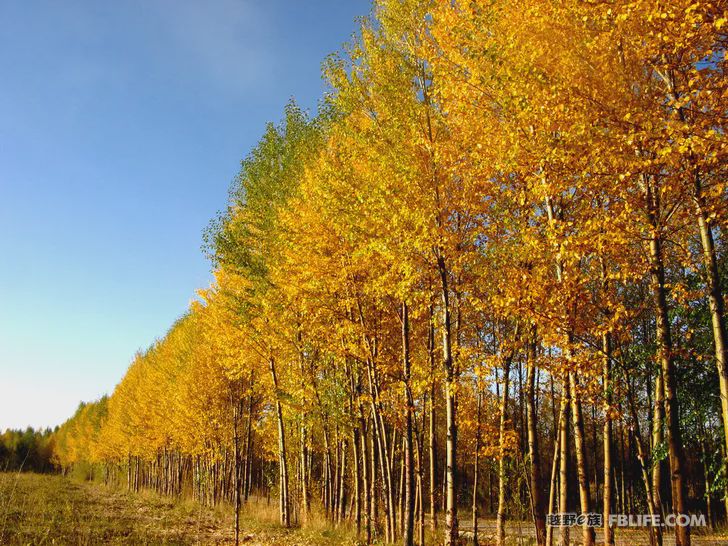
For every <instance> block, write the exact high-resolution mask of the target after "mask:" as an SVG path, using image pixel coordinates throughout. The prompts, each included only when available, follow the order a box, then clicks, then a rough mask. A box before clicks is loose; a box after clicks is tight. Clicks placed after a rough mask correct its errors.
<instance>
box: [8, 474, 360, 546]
mask: <svg viewBox="0 0 728 546" xmlns="http://www.w3.org/2000/svg"><path fill="white" fill-rule="evenodd" d="M232 528H233V514H232V510H231V509H230V507H229V506H221V507H217V508H214V509H213V508H207V507H202V506H200V505H199V504H198V503H196V502H193V501H188V500H178V499H176V500H173V499H169V498H166V497H163V496H160V495H157V494H154V493H151V492H142V493H136V494H135V493H127V492H126V491H122V490H118V489H112V488H109V487H106V486H103V485H101V484H97V483H94V482H83V481H78V480H74V479H71V478H67V477H63V476H55V475H40V474H26V473H23V474H14V473H13V474H10V473H0V544H7V545H26V544H33V545H36V544H37V545H43V544H76V545H92V544H93V545H96V544H232V543H233V532H232ZM241 542H242V543H243V544H247V545H250V546H257V545H268V544H279V545H282V546H284V545H294V544H295V545H301V546H304V545H319V544H320V545H331V546H333V545H341V546H345V545H347V544H351V545H353V544H355V541H354V540H353V538H352V537H351V535H349V534H348V532H347V531H344V530H334V529H330V528H328V527H327V526H326V524H325V522H323V521H317V520H314V521H313V522H312V523H311V524H310V525H307V526H306V528H305V529H301V528H293V529H282V528H280V527H279V525H278V522H277V507H276V506H275V505H274V503H273V504H272V505H271V506H268V505H267V503H265V502H260V503H255V502H253V503H250V504H249V505H248V506H246V507H245V509H244V510H243V512H241Z"/></svg>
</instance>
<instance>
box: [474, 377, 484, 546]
mask: <svg viewBox="0 0 728 546" xmlns="http://www.w3.org/2000/svg"><path fill="white" fill-rule="evenodd" d="M476 389H477V391H478V394H477V397H478V402H477V404H478V409H477V412H476V414H477V415H476V423H477V425H476V427H477V428H476V431H475V463H474V464H473V545H474V546H478V476H479V474H480V472H479V471H480V466H479V464H480V436H481V431H480V417H481V413H482V407H483V396H482V392H481V390H480V384H478V383H476Z"/></svg>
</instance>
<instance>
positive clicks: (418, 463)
mask: <svg viewBox="0 0 728 546" xmlns="http://www.w3.org/2000/svg"><path fill="white" fill-rule="evenodd" d="M727 29H728V22H727V20H726V2H724V1H712V2H692V1H684V0H675V1H673V2H670V3H664V2H656V1H650V0H635V1H621V0H619V1H615V2H581V1H576V0H567V1H558V2H557V1H542V0H523V1H522V2H518V3H513V2H508V1H504V0H493V1H491V2H487V3H486V2H466V1H462V2H461V1H454V2H450V1H448V2H439V1H435V0H377V1H376V2H375V3H374V6H373V9H372V13H371V15H370V16H369V17H367V18H365V19H363V20H362V21H361V25H360V29H359V32H358V33H357V34H356V36H355V37H353V38H352V40H351V41H350V42H349V43H348V44H347V45H346V47H345V48H344V49H343V50H342V51H341V52H339V53H337V54H334V55H332V56H330V57H329V58H328V59H327V60H326V62H325V63H324V69H323V71H324V76H325V78H326V81H327V82H328V84H329V90H328V92H327V93H326V95H325V97H324V98H323V100H322V101H321V107H320V109H319V111H318V113H317V114H316V115H315V116H310V115H308V114H307V113H306V112H304V111H303V110H302V109H301V108H299V107H298V106H297V105H296V104H295V103H293V102H291V103H290V104H289V105H288V106H287V107H286V109H285V112H284V115H283V119H282V121H281V122H280V123H278V124H270V125H268V126H267V128H266V130H265V132H264V134H263V136H262V138H261V140H260V142H259V143H258V144H257V145H256V147H255V148H254V149H253V150H252V151H251V152H250V154H249V155H248V156H247V157H246V158H245V159H244V160H243V162H242V165H241V170H240V173H239V175H238V177H237V178H236V180H235V182H234V183H233V185H232V188H231V195H230V202H229V204H228V207H227V209H226V210H225V212H223V213H222V214H220V216H219V218H217V219H216V220H215V221H214V222H213V223H212V224H211V226H210V229H209V230H208V231H207V232H206V234H205V245H206V249H207V251H208V252H209V255H210V257H211V259H212V263H213V265H214V273H215V280H214V282H213V283H212V285H211V286H210V287H208V288H206V289H203V290H200V291H199V292H198V297H197V298H196V299H195V301H194V302H193V303H192V305H191V307H190V309H189V311H188V312H187V313H186V314H185V315H184V316H183V317H182V318H180V319H179V320H178V321H177V322H176V323H175V324H174V325H173V326H172V327H171V329H170V330H169V331H168V332H167V333H166V335H164V336H163V337H162V338H160V339H159V340H158V341H157V342H156V343H154V344H153V345H152V346H151V347H149V348H148V349H147V350H145V351H142V352H140V353H139V354H137V355H136V356H135V358H134V360H133V362H132V364H131V366H130V367H129V370H128V371H127V373H126V375H125V376H124V378H123V379H122V381H121V383H119V385H118V386H117V387H116V389H115V390H114V392H113V394H112V395H111V396H109V397H108V398H103V399H102V400H100V401H98V402H96V403H91V404H87V405H85V406H83V407H82V408H80V409H79V411H78V412H77V414H76V415H75V416H74V417H73V418H72V419H70V420H69V421H67V422H66V423H65V424H64V425H63V426H61V427H60V429H59V431H58V432H57V434H56V435H55V439H56V444H57V445H56V453H57V460H58V462H59V464H61V465H62V466H63V467H64V468H68V467H70V466H73V465H74V464H79V463H81V462H85V463H92V464H95V465H98V467H99V468H101V469H103V472H104V476H105V478H106V479H107V480H108V481H112V482H113V481H117V482H125V483H126V485H127V487H129V488H130V489H139V488H143V487H150V488H155V489H157V490H158V491H160V492H163V493H165V494H169V495H182V494H191V495H194V496H195V498H197V499H199V500H200V501H201V502H204V503H210V504H215V503H218V502H222V501H229V502H231V503H233V504H234V505H235V513H236V515H237V514H239V512H240V509H241V506H242V505H243V504H244V503H245V502H246V500H247V499H248V498H249V497H250V495H263V496H270V495H273V496H277V497H278V502H279V512H280V522H281V525H284V526H290V525H294V524H305V522H306V521H307V520H308V519H309V518H310V517H311V514H312V512H313V511H317V512H318V511H320V512H322V513H323V514H325V516H326V517H327V518H328V519H329V520H330V521H331V524H332V525H340V524H341V525H351V526H352V527H353V528H355V529H356V532H357V533H358V534H359V535H360V537H361V538H362V540H364V541H366V542H367V543H370V542H372V541H373V540H375V539H377V540H381V541H384V542H387V543H394V542H401V543H403V544H406V545H411V544H414V543H418V544H424V543H425V540H426V537H427V536H434V534H433V535H430V533H434V532H439V533H440V534H441V537H440V540H443V541H444V543H445V544H446V545H453V544H456V543H457V542H458V540H459V536H460V530H461V528H462V529H465V528H467V529H468V530H469V531H471V537H472V539H471V540H472V541H473V543H475V544H477V543H478V522H479V520H478V518H479V516H481V515H484V514H490V515H493V516H495V518H496V541H497V543H498V544H499V545H501V544H504V543H505V540H506V538H507V525H506V522H507V520H508V519H510V518H516V519H526V518H527V519H530V520H531V521H532V524H533V526H534V532H535V536H536V539H537V543H538V544H539V545H542V544H552V543H553V542H554V541H557V542H558V544H563V545H565V544H568V543H569V538H570V536H569V533H570V531H571V529H570V528H569V527H552V526H550V525H547V524H546V523H547V522H546V514H548V513H567V512H579V513H583V514H587V513H595V512H599V513H601V514H602V515H603V516H604V521H605V522H608V521H609V514H612V513H643V514H651V515H666V514H670V513H672V514H687V513H694V512H703V513H706V514H707V515H708V520H709V521H711V522H716V521H718V520H720V519H724V518H725V517H726V507H727V506H728V495H727V494H726V492H727V491H728V477H727V476H726V461H727V457H726V451H727V449H728V427H726V421H727V420H728V371H726V357H727V352H728V348H727V347H726V343H727V340H726V323H725V316H724V315H725V294H724V291H725V286H726V282H727V281H728V278H727V274H726V265H727V264H726V254H725V248H726V238H725V229H726V225H727V224H726V222H727V221H728V210H727V209H726V204H727V201H726V174H727V173H726V161H725V160H726V153H727V151H728V149H727V147H726V138H725V124H726V119H727V117H726V112H727V109H726V106H727V105H728V102H727V101H728V85H727V84H726V82H727V81H728V80H727V79H726V77H725V73H724V70H725V62H726V61H725V46H726V40H727V38H728V37H727V35H726V30H727ZM441 515H442V516H444V517H442V518H441V517H440V516H441ZM438 529H439V531H438ZM235 532H236V540H237V536H238V532H239V522H238V519H237V517H236V523H235ZM617 532H619V530H618V529H614V528H612V527H610V526H609V525H605V527H604V536H605V543H606V544H613V543H614V535H615V533H617ZM581 533H582V541H583V543H584V544H586V545H589V544H594V542H595V533H594V529H593V528H592V527H590V526H588V525H586V524H585V525H584V526H583V528H582V529H581ZM675 534H676V536H675V539H676V543H677V544H678V545H679V546H688V545H689V544H690V528H689V527H678V528H676V530H675ZM662 540H663V529H661V528H660V527H654V528H651V529H650V541H651V543H653V544H662Z"/></svg>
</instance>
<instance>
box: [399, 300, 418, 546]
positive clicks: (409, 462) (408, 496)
mask: <svg viewBox="0 0 728 546" xmlns="http://www.w3.org/2000/svg"><path fill="white" fill-rule="evenodd" d="M409 328H410V326H409V309H408V308H407V304H406V303H404V302H403V303H402V363H403V367H404V369H403V373H404V394H405V402H406V404H407V410H406V414H405V436H404V449H405V452H404V471H405V478H404V482H405V484H404V496H405V499H404V532H403V536H402V544H404V545H405V546H413V545H414V523H415V513H414V504H415V499H414V493H415V489H414V457H413V445H412V442H413V438H412V412H413V411H414V406H415V402H414V399H413V397H412V387H411V378H410V345H409Z"/></svg>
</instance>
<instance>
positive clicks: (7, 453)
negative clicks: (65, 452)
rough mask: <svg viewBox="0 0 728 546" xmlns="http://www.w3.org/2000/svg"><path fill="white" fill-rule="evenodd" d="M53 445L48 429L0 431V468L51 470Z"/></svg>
mask: <svg viewBox="0 0 728 546" xmlns="http://www.w3.org/2000/svg"><path fill="white" fill-rule="evenodd" d="M54 445H55V437H54V435H53V431H51V430H50V429H39V430H35V429H33V428H32V427H28V428H26V429H25V430H20V429H6V430H5V432H3V433H0V470H2V471H3V472H7V471H19V472H20V471H33V472H52V471H53V470H55V466H54V460H53V458H54Z"/></svg>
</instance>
